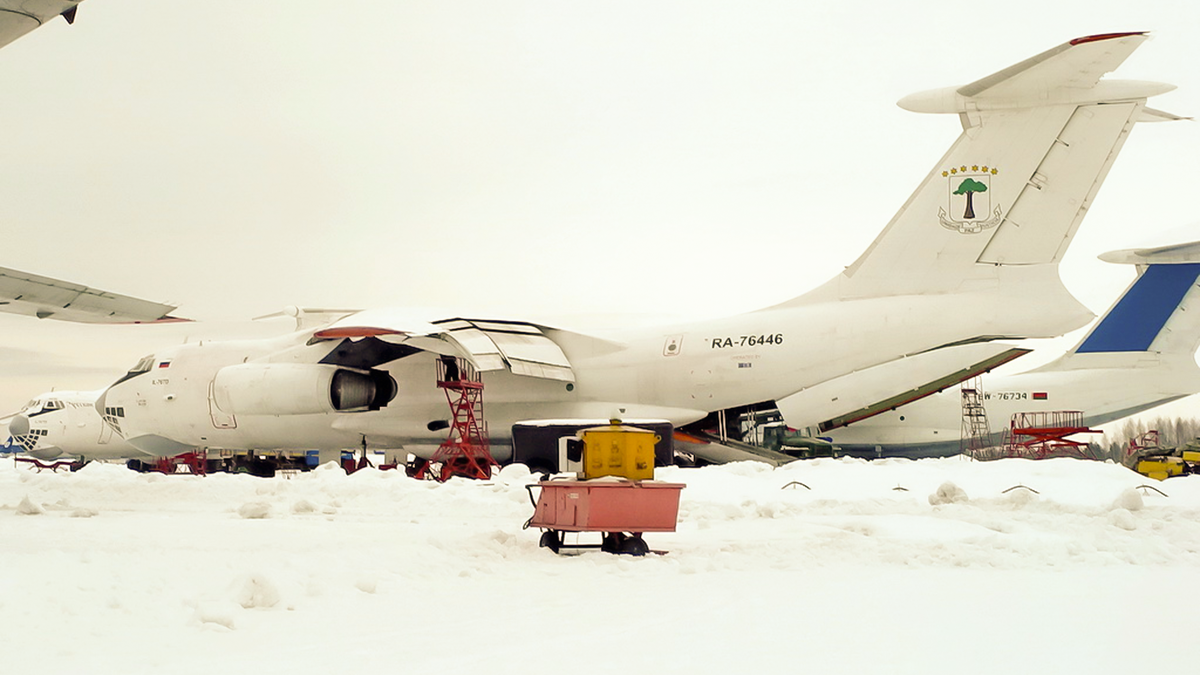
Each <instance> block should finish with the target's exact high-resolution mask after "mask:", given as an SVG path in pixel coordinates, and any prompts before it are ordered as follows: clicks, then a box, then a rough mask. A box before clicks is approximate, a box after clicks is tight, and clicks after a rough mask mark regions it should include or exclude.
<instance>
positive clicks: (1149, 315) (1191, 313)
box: [1038, 242, 1200, 370]
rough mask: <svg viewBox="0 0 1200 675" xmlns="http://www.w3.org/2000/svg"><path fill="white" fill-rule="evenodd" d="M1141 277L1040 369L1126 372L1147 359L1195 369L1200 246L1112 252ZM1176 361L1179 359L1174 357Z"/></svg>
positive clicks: (1111, 258) (1199, 337) (1199, 342)
mask: <svg viewBox="0 0 1200 675" xmlns="http://www.w3.org/2000/svg"><path fill="white" fill-rule="evenodd" d="M1100 257H1101V259H1102V260H1106V261H1108V262H1116V263H1125V264H1133V265H1137V266H1138V276H1137V278H1136V279H1135V280H1134V281H1133V283H1132V284H1130V285H1129V287H1128V288H1126V289H1125V292H1124V293H1123V294H1121V297H1120V298H1118V299H1117V301H1116V303H1114V304H1113V306H1112V307H1111V308H1109V310H1108V311H1107V312H1106V313H1105V314H1104V316H1103V317H1101V319H1100V320H1099V321H1098V322H1096V325H1095V326H1093V327H1092V329H1091V331H1089V332H1088V334H1087V336H1086V337H1084V338H1083V340H1081V341H1080V342H1079V344H1078V345H1076V346H1075V348H1074V349H1072V350H1071V351H1070V352H1067V354H1065V355H1063V356H1062V357H1060V358H1059V359H1057V360H1056V361H1054V362H1051V363H1049V364H1046V365H1045V366H1042V367H1041V368H1039V369H1038V370H1064V369H1074V368H1081V367H1088V368H1105V367H1113V368H1127V367H1130V366H1132V365H1135V364H1137V363H1139V362H1145V361H1146V360H1147V359H1148V358H1157V359H1158V360H1163V359H1164V357H1165V359H1166V360H1169V361H1171V364H1172V365H1173V366H1176V367H1187V364H1188V363H1191V366H1192V367H1193V368H1195V367H1196V366H1195V359H1194V355H1195V353H1196V350H1197V349H1198V348H1200V242H1193V243H1190V244H1183V245H1180V246H1168V247H1163V248H1156V249H1137V250H1125V251H1114V252H1112V253H1106V254H1104V255H1102V256H1100ZM1172 357H1175V358H1174V359H1172Z"/></svg>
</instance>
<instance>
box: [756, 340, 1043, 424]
mask: <svg viewBox="0 0 1200 675" xmlns="http://www.w3.org/2000/svg"><path fill="white" fill-rule="evenodd" d="M1030 351H1031V350H1029V349H1021V348H1017V347H1013V346H1011V345H1007V344H1003V343H980V344H969V345H956V346H953V347H943V348H941V349H935V350H932V351H928V352H922V353H920V354H914V355H912V356H909V357H906V358H902V359H897V360H895V361H891V362H888V363H884V364H882V365H878V366H875V367H873V368H867V369H865V370H860V371H858V372H856V373H852V374H850V375H845V376H843V377H839V378H835V379H832V380H827V381H825V382H822V383H821V384H818V385H816V386H814V387H809V388H808V389H804V390H802V391H799V392H797V393H795V394H792V395H791V396H787V397H785V398H782V399H779V400H777V401H776V402H775V403H776V405H777V406H778V407H779V412H780V413H782V414H783V419H784V421H785V422H787V424H788V426H790V427H794V428H797V429H803V428H806V427H817V428H818V429H819V430H820V431H821V432H825V431H828V430H830V429H836V428H838V427H842V426H845V425H847V424H850V423H851V422H857V421H859V420H862V419H866V418H868V417H872V416H874V415H878V414H879V413H882V412H886V411H888V410H892V409H894V408H896V407H898V406H901V405H904V404H906V403H911V402H913V401H915V400H917V399H920V398H924V397H925V396H928V395H930V394H933V393H936V392H938V391H941V390H942V389H945V388H947V387H951V386H953V385H955V384H958V383H959V382H962V381H963V380H966V379H969V378H972V377H974V376H976V375H978V374H980V373H984V372H987V371H989V370H991V369H993V368H996V367H998V366H1001V365H1003V364H1005V363H1008V362H1009V361H1011V360H1013V359H1015V358H1017V357H1019V356H1023V355H1025V354H1028V353H1029V352H1030ZM896 392H901V393H899V394H897V393H896Z"/></svg>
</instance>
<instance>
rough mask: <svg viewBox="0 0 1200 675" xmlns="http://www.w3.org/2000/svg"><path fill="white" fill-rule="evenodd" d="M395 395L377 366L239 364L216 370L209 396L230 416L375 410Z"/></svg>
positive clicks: (391, 383)
mask: <svg viewBox="0 0 1200 675" xmlns="http://www.w3.org/2000/svg"><path fill="white" fill-rule="evenodd" d="M395 396H396V381H395V380H394V379H392V376H391V375H389V374H388V373H386V372H384V371H382V370H374V369H372V370H359V369H356V368H345V367H341V366H331V365H325V364H317V363H242V364H239V365H236V366H227V367H225V368H222V369H221V370H219V371H217V376H216V377H215V378H214V379H213V398H214V401H215V403H216V404H217V407H218V408H220V409H221V410H222V411H224V412H227V413H231V414H234V415H308V414H320V413H331V412H363V411H367V410H379V409H380V408H382V407H384V406H385V405H387V404H388V402H389V401H391V400H392V399H393V398H394V397H395Z"/></svg>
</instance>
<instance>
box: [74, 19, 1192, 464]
mask: <svg viewBox="0 0 1200 675" xmlns="http://www.w3.org/2000/svg"><path fill="white" fill-rule="evenodd" d="M1146 39H1147V35H1146V34H1144V33H1116V34H1106V35H1095V36H1089V37H1084V38H1079V39H1076V40H1072V41H1070V42H1068V43H1065V44H1063V45H1060V46H1058V47H1055V48H1054V49H1051V50H1049V51H1047V52H1044V53H1042V54H1038V55H1037V56H1034V57H1032V58H1030V59H1027V60H1025V61H1022V62H1021V63H1018V64H1016V65H1014V66H1012V67H1010V68H1006V69H1004V70H1001V71H999V72H997V73H995V74H993V75H990V76H988V77H985V78H983V79H981V80H978V81H976V82H973V83H971V84H967V85H965V86H962V87H957V88H950V89H945V90H938V91H933V92H927V93H923V94H916V95H913V96H909V97H906V98H905V99H903V100H902V101H900V105H901V106H902V107H904V108H906V109H909V110H913V111H918V112H937V113H950V114H956V115H958V117H959V119H960V121H961V123H962V126H963V133H962V135H961V136H960V137H959V138H958V140H957V141H955V143H954V144H953V145H952V146H951V148H950V149H949V151H948V152H947V153H946V154H945V156H944V157H943V158H942V159H941V160H939V161H938V163H937V164H936V165H935V166H934V168H933V170H932V171H931V172H930V173H929V174H928V175H927V176H926V177H925V179H924V180H923V181H922V182H921V184H920V185H919V187H918V188H917V190H916V192H915V193H914V194H913V195H912V196H911V197H910V198H909V200H908V201H907V202H906V203H905V204H904V206H903V207H902V208H901V209H900V211H899V212H898V213H897V214H896V216H895V217H894V218H893V219H892V221H891V222H890V223H889V224H888V225H887V227H886V228H884V230H883V232H882V233H881V234H880V235H879V236H878V237H877V238H876V240H875V241H874V242H873V243H872V244H871V245H870V246H869V247H868V249H867V250H866V251H865V252H864V253H863V254H862V255H861V256H860V257H859V258H858V260H856V261H855V262H854V263H853V264H852V265H850V266H849V267H847V268H846V269H845V270H844V271H843V272H842V273H840V274H838V275H837V276H836V277H834V278H833V279H832V280H830V281H829V282H828V283H826V284H825V285H823V286H821V287H819V288H817V289H815V290H813V291H812V292H810V293H807V294H805V295H802V296H800V297H797V298H795V299H792V300H790V301H787V302H784V303H782V304H780V305H777V306H774V307H769V308H766V309H762V310H759V311H755V312H751V313H748V314H743V315H740V316H735V317H730V318H725V319H717V320H711V321H705V322H700V323H693V324H682V325H677V326H673V327H669V328H657V329H651V330H642V331H630V332H628V333H624V334H618V335H609V336H605V337H597V336H591V335H583V334H580V333H576V332H571V331H567V330H561V329H558V328H553V327H549V326H545V325H540V324H535V323H529V322H523V321H498V320H480V319H473V318H446V317H442V318H437V319H432V320H431V319H430V318H429V317H421V318H415V317H413V316H412V315H411V313H404V312H396V311H383V310H376V311H364V312H358V313H353V314H350V315H348V316H345V317H343V318H341V319H339V320H336V321H334V322H333V323H330V324H328V325H326V326H325V327H323V328H320V329H316V330H301V331H298V332H297V333H295V334H292V335H288V336H285V337H281V338H277V339H269V340H255V341H239V342H224V343H204V344H199V345H184V346H178V347H174V348H170V349H166V350H163V351H160V352H158V353H156V354H154V355H152V356H147V357H146V358H144V359H143V360H142V361H141V362H139V363H138V364H137V365H136V366H135V367H134V368H133V369H132V370H130V371H129V373H128V374H127V375H126V376H125V377H123V378H122V379H121V380H119V381H118V382H117V383H115V384H113V385H112V386H111V387H109V389H108V390H107V392H106V393H105V394H104V395H103V396H102V397H101V398H100V400H99V401H97V407H98V409H99V410H100V411H101V413H102V414H103V415H104V418H105V420H106V421H107V422H108V423H110V424H111V425H112V426H113V427H114V429H116V430H118V431H119V432H120V433H121V434H123V435H124V436H125V438H126V439H127V440H128V441H129V442H130V443H131V444H133V445H134V446H135V447H138V448H139V449H142V450H143V451H146V452H149V453H151V454H156V455H162V454H174V453H180V452H187V451H189V450H191V449H194V448H197V447H210V448H227V449H261V450H268V449H285V448H309V449H314V448H331V449H332V448H347V447H358V446H359V445H360V443H367V444H369V445H370V446H371V447H375V448H404V449H406V450H407V451H409V452H414V453H416V454H419V455H423V456H428V453H430V452H432V450H433V449H434V448H435V447H436V446H437V445H438V444H439V443H440V442H441V441H442V440H443V439H444V437H445V434H446V432H445V428H446V426H447V424H448V421H447V419H448V417H449V409H448V406H447V402H446V399H445V397H444V395H443V392H442V391H439V390H438V389H437V388H436V387H435V386H434V382H435V379H436V377H437V376H436V370H435V369H436V366H437V363H438V356H439V355H440V354H446V355H453V356H456V357H461V358H462V359H465V360H466V361H467V362H469V363H470V364H471V365H472V366H473V367H474V368H476V369H478V370H479V371H480V372H481V373H482V380H483V382H484V384H485V385H486V387H485V391H486V394H485V396H484V399H485V417H486V419H487V422H488V425H489V431H490V435H491V438H492V441H493V453H494V454H495V455H496V456H497V459H498V460H500V461H504V460H505V459H506V456H507V452H508V447H507V443H508V439H509V436H510V432H509V430H510V429H511V426H512V424H514V423H516V422H518V421H530V420H540V419H596V418H608V417H610V416H613V415H619V416H622V417H626V418H635V417H636V418H647V419H654V418H658V419H667V420H669V421H671V422H672V423H674V424H675V425H677V426H680V425H686V424H688V423H690V422H695V421H696V420H699V419H701V418H704V417H705V416H707V415H709V414H710V413H711V412H713V411H719V410H723V409H727V408H731V407H735V406H743V405H748V404H754V403H759V402H764V401H774V402H776V403H777V404H778V407H779V409H780V410H781V411H782V412H783V415H784V417H785V420H786V421H787V422H788V423H789V424H790V425H792V426H798V427H803V426H811V425H813V424H819V423H822V422H830V421H834V420H843V421H845V420H852V419H860V418H863V417H866V416H869V415H870V414H874V413H877V412H881V411H884V410H888V409H891V408H893V407H895V406H896V405H898V404H900V403H903V402H906V401H909V400H913V399H916V398H919V397H920V396H922V395H927V394H929V393H931V392H933V391H937V390H940V389H943V388H945V387H946V386H948V385H950V384H953V383H955V382H958V381H961V380H962V379H965V378H967V377H969V376H971V375H973V374H975V373H979V372H983V371H985V370H988V369H991V368H993V367H995V366H997V365H999V364H1001V363H1004V362H1006V361H1008V360H1010V359H1012V358H1015V357H1016V356H1018V355H1020V354H1022V353H1025V352H1026V351H1027V350H1023V349H1017V348H1014V347H1012V346H1011V345H1007V344H1003V343H999V342H997V340H998V339H1003V338H1025V337H1029V338H1032V337H1052V336H1057V335H1061V334H1063V333H1064V332H1067V331H1070V330H1073V329H1075V328H1079V327H1081V326H1083V325H1085V324H1086V323H1087V321H1088V320H1090V319H1091V318H1092V314H1091V313H1090V312H1088V311H1087V310H1086V308H1084V307H1083V306H1082V305H1080V304H1079V302H1078V301H1076V300H1075V298H1073V297H1072V296H1071V295H1070V294H1069V293H1068V292H1067V290H1066V289H1065V288H1064V287H1063V285H1062V282H1061V280H1060V279H1059V277H1058V262H1059V261H1060V260H1061V258H1062V256H1063V254H1064V252H1065V251H1066V249H1067V246H1068V245H1069V243H1070V241H1071V239H1072V237H1073V236H1074V235H1075V232H1076V230H1077V228H1078V227H1079V224H1080V221H1081V220H1082V218H1083V216H1084V214H1085V213H1086V212H1087V209H1088V207H1089V206H1090V204H1091V202H1092V200H1093V198H1094V197H1095V195H1096V192H1097V191H1098V190H1099V188H1100V185H1101V183H1102V182H1103V180H1104V178H1105V176H1106V174H1107V172H1108V170H1109V168H1110V166H1111V165H1112V162H1113V161H1114V160H1115V158H1116V156H1117V154H1118V153H1119V151H1120V149H1121V147H1122V145H1123V143H1124V142H1125V140H1126V137H1127V136H1128V134H1129V132H1130V130H1131V129H1132V127H1133V125H1134V124H1135V123H1136V122H1138V121H1155V120H1163V119H1177V118H1175V117H1173V116H1171V115H1168V114H1166V113H1161V112H1158V111H1155V110H1152V109H1150V108H1147V107H1146V105H1145V103H1146V98H1147V97H1149V96H1152V95H1156V94H1160V93H1163V92H1167V91H1170V90H1171V89H1173V88H1174V87H1173V86H1171V85H1165V84H1157V83H1149V82H1136V81H1117V80H1102V79H1101V77H1102V76H1103V75H1104V74H1105V73H1108V72H1110V71H1112V70H1113V69H1115V68H1116V67H1117V66H1119V65H1120V64H1121V63H1122V62H1123V61H1124V60H1125V59H1126V58H1127V57H1128V56H1129V55H1130V54H1131V53H1132V52H1133V50H1134V49H1136V48H1137V47H1138V46H1139V45H1140V44H1141V43H1142V42H1144V41H1145V40H1146Z"/></svg>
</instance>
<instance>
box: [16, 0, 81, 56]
mask: <svg viewBox="0 0 1200 675" xmlns="http://www.w3.org/2000/svg"><path fill="white" fill-rule="evenodd" d="M82 1H83V0H0V47H4V46H6V45H8V44H9V43H10V42H13V41H14V40H16V39H17V38H19V37H21V36H22V35H24V34H26V33H28V32H30V31H32V30H33V29H35V28H37V27H38V26H41V25H42V24H44V23H46V22H47V21H50V20H52V19H54V18H56V17H59V16H61V17H63V18H64V19H66V20H67V23H75V10H76V8H77V7H78V6H79V3H80V2H82Z"/></svg>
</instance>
